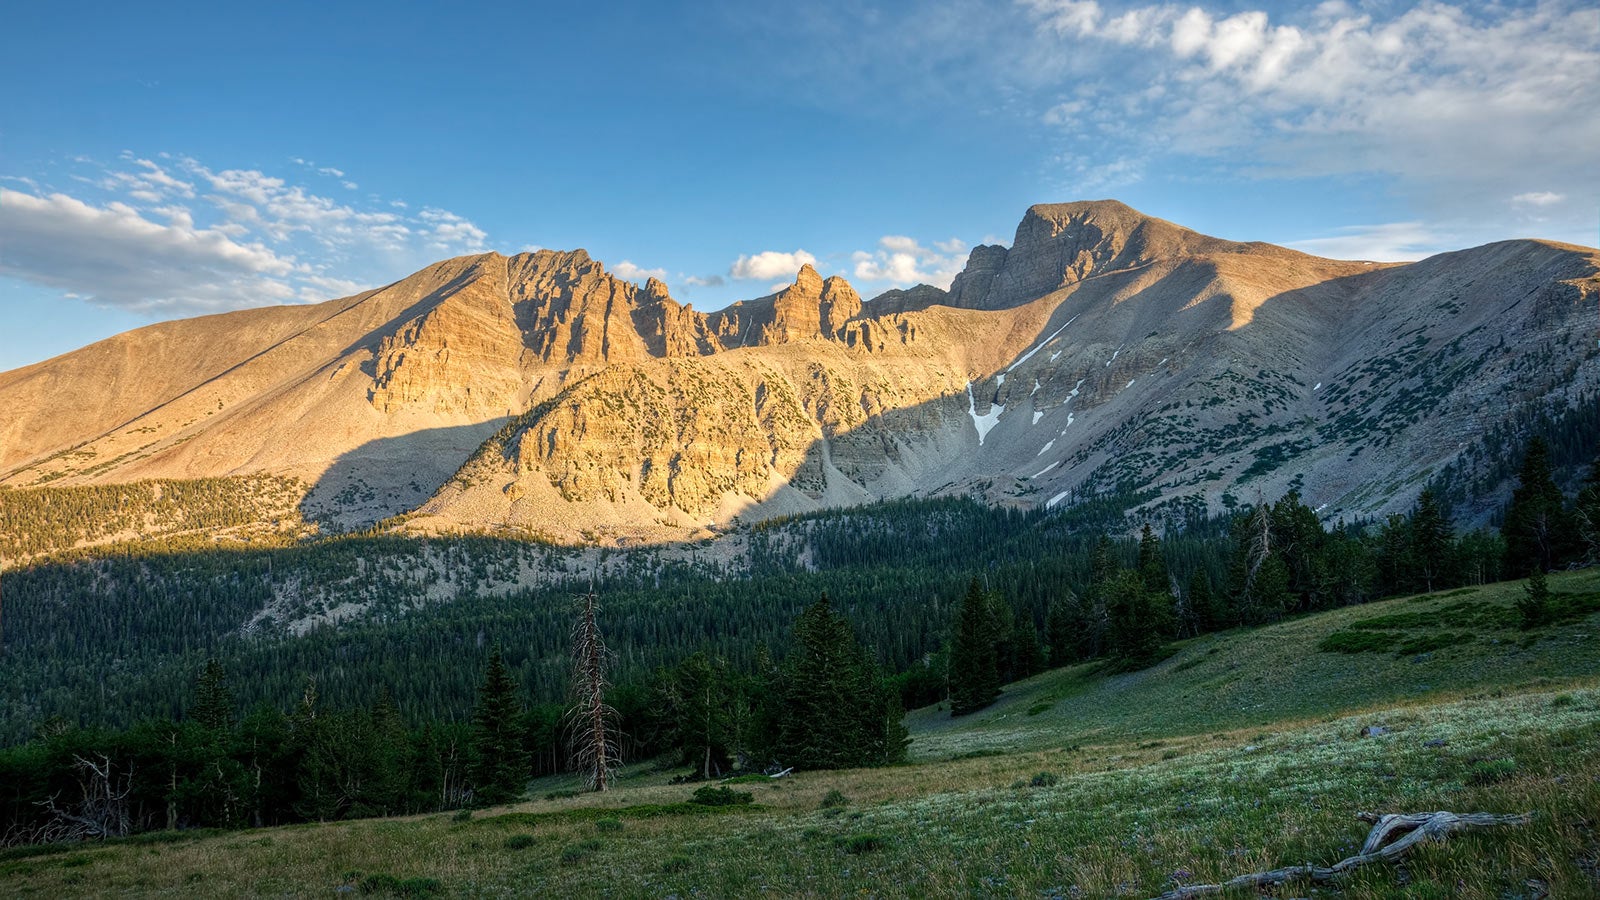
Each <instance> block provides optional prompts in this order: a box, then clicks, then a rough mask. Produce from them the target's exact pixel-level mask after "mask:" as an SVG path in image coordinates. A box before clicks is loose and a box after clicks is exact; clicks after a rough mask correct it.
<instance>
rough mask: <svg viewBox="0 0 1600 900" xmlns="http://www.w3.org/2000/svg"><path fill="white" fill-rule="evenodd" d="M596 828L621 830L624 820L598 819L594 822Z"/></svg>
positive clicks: (599, 829)
mask: <svg viewBox="0 0 1600 900" xmlns="http://www.w3.org/2000/svg"><path fill="white" fill-rule="evenodd" d="M594 830H595V831H621V830H622V820H621V819H596V820H595V822H594Z"/></svg>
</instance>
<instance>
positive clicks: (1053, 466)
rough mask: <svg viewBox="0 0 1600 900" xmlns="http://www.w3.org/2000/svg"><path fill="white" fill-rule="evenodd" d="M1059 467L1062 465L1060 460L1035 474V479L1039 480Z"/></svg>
mask: <svg viewBox="0 0 1600 900" xmlns="http://www.w3.org/2000/svg"><path fill="white" fill-rule="evenodd" d="M1059 465H1061V461H1060V460H1056V461H1055V462H1053V463H1051V464H1050V465H1048V466H1045V467H1044V468H1042V469H1040V470H1039V471H1037V472H1035V473H1033V477H1034V478H1038V477H1039V476H1040V475H1043V474H1044V473H1046V472H1048V471H1050V470H1051V469H1054V468H1055V467H1056V466H1059Z"/></svg>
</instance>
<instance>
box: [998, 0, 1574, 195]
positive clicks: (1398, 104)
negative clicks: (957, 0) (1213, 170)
mask: <svg viewBox="0 0 1600 900" xmlns="http://www.w3.org/2000/svg"><path fill="white" fill-rule="evenodd" d="M1020 5H1021V6H1023V7H1024V8H1025V9H1027V10H1028V11H1029V12H1030V13H1031V15H1032V16H1033V18H1034V20H1035V22H1036V23H1037V25H1038V27H1039V28H1040V29H1041V31H1042V32H1043V33H1045V34H1047V35H1050V36H1053V37H1054V38H1055V39H1056V40H1057V41H1058V42H1059V44H1060V45H1061V46H1062V47H1063V49H1066V48H1072V49H1085V48H1087V49H1090V50H1093V49H1094V48H1095V47H1102V48H1122V49H1123V50H1125V51H1127V52H1131V53H1137V54H1138V55H1139V59H1140V62H1141V64H1140V66H1139V73H1140V80H1141V82H1143V84H1142V85H1141V86H1139V87H1138V88H1137V89H1132V86H1130V85H1129V84H1127V83H1126V81H1112V82H1107V83H1091V84H1087V85H1086V84H1084V83H1082V82H1074V84H1073V85H1071V86H1070V92H1069V96H1067V97H1065V98H1062V99H1061V100H1059V101H1058V102H1056V103H1054V104H1052V105H1049V106H1047V107H1046V108H1044V109H1042V110H1041V112H1040V117H1041V120H1042V121H1044V122H1046V123H1047V124H1054V125H1058V126H1060V127H1061V128H1062V129H1063V136H1064V137H1065V138H1066V140H1067V141H1068V142H1069V143H1070V144H1071V145H1072V146H1073V147H1074V148H1077V149H1082V148H1083V147H1084V146H1085V145H1086V144H1087V143H1088V142H1091V141H1102V142H1103V141H1104V140H1105V138H1106V137H1107V136H1110V137H1112V138H1114V143H1113V147H1112V152H1113V153H1115V154H1116V155H1118V156H1123V157H1131V158H1136V157H1138V156H1139V155H1141V154H1145V153H1154V152H1160V153H1168V152H1177V153H1184V154H1190V155H1195V156H1203V157H1207V158H1210V159H1213V160H1217V161H1221V162H1223V163H1224V164H1228V165H1233V166H1237V167H1240V168H1243V169H1255V170H1257V171H1259V172H1260V173H1263V174H1281V175H1293V176H1299V175H1324V174H1335V173H1351V172H1357V173H1383V174H1388V175H1394V176H1399V177H1403V178H1406V179H1411V180H1414V181H1415V182H1419V183H1428V184H1441V183H1450V184H1453V185H1458V184H1463V183H1465V184H1471V185H1478V186H1483V187H1491V186H1492V187H1496V188H1499V189H1500V190H1496V191H1493V192H1491V193H1490V194H1489V196H1494V195H1498V196H1502V197H1504V196H1508V195H1510V194H1515V193H1523V192H1524V191H1523V190H1519V189H1518V188H1519V186H1521V185H1522V184H1523V183H1524V182H1526V181H1527V180H1529V179H1532V178H1536V179H1539V180H1545V181H1547V182H1548V181H1554V182H1556V183H1567V182H1569V181H1574V180H1575V181H1579V182H1582V183H1584V184H1586V186H1587V187H1588V188H1589V189H1590V190H1591V191H1592V190H1593V189H1594V188H1595V186H1596V174H1595V168H1594V166H1593V164H1592V156H1593V148H1594V147H1595V146H1597V145H1600V81H1597V80H1596V79H1595V78H1594V77H1593V73H1594V72H1595V71H1596V70H1597V69H1600V16H1596V15H1595V14H1594V9H1593V7H1592V6H1591V5H1589V4H1586V3H1578V2H1573V0H1546V2H1540V3H1536V4H1533V5H1526V6H1525V5H1499V4H1494V5H1484V6H1481V7H1470V6H1466V5H1450V4H1446V3H1439V2H1423V3H1421V4H1418V5H1416V6H1414V7H1411V8H1409V9H1405V10H1404V11H1402V12H1400V13H1399V14H1397V15H1391V16H1387V17H1384V16H1382V15H1381V14H1379V13H1378V12H1375V11H1369V10H1377V9H1381V7H1375V6H1373V5H1372V4H1359V5H1357V4H1351V3H1348V2H1344V0H1328V2H1324V3H1321V4H1320V5H1318V6H1316V7H1315V8H1314V9H1311V10H1309V11H1306V12H1303V13H1291V14H1290V19H1291V20H1289V21H1284V20H1282V17H1279V16H1276V15H1269V14H1268V13H1267V12H1265V11H1261V10H1245V11H1239V12H1232V13H1231V14H1230V13H1228V12H1221V11H1216V10H1214V9H1208V8H1206V7H1203V6H1194V5H1188V4H1184V5H1177V4H1155V5H1142V6H1126V7H1113V6H1111V5H1106V6H1102V5H1101V4H1100V3H1099V2H1096V0H1020ZM1119 120H1120V121H1122V122H1127V123H1130V124H1133V125H1134V126H1135V127H1134V129H1132V130H1123V129H1119V128H1117V127H1116V126H1114V125H1112V124H1109V123H1112V122H1114V121H1119ZM1103 146H1104V145H1103V144H1102V147H1103ZM1094 155H1102V154H1094ZM1506 187H1511V188H1512V190H1511V191H1506V192H1504V193H1501V192H1500V191H1501V190H1504V189H1505V188H1506ZM1552 202H1554V201H1552Z"/></svg>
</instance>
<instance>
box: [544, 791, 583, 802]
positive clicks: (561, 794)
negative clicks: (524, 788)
mask: <svg viewBox="0 0 1600 900" xmlns="http://www.w3.org/2000/svg"><path fill="white" fill-rule="evenodd" d="M576 796H578V791H551V792H550V793H548V794H545V795H544V798H545V799H546V800H571V799H572V798H573V797H576Z"/></svg>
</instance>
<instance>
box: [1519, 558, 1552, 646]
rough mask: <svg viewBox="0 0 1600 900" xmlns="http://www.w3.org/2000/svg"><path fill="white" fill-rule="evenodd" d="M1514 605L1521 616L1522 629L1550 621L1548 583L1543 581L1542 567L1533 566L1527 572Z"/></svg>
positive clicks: (1535, 626)
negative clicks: (1526, 578) (1520, 592)
mask: <svg viewBox="0 0 1600 900" xmlns="http://www.w3.org/2000/svg"><path fill="white" fill-rule="evenodd" d="M1516 605H1517V612H1518V613H1519V614H1521V616H1522V630H1523V631H1528V630H1530V629H1533V628H1538V627H1539V626H1540V625H1543V624H1545V623H1546V622H1548V621H1550V585H1549V584H1547V583H1546V581H1545V577H1544V570H1543V569H1541V568H1539V567H1538V566H1534V567H1533V571H1532V572H1529V573H1528V583H1527V584H1526V585H1524V586H1523V594H1522V596H1521V597H1518V598H1517V602H1516Z"/></svg>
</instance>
